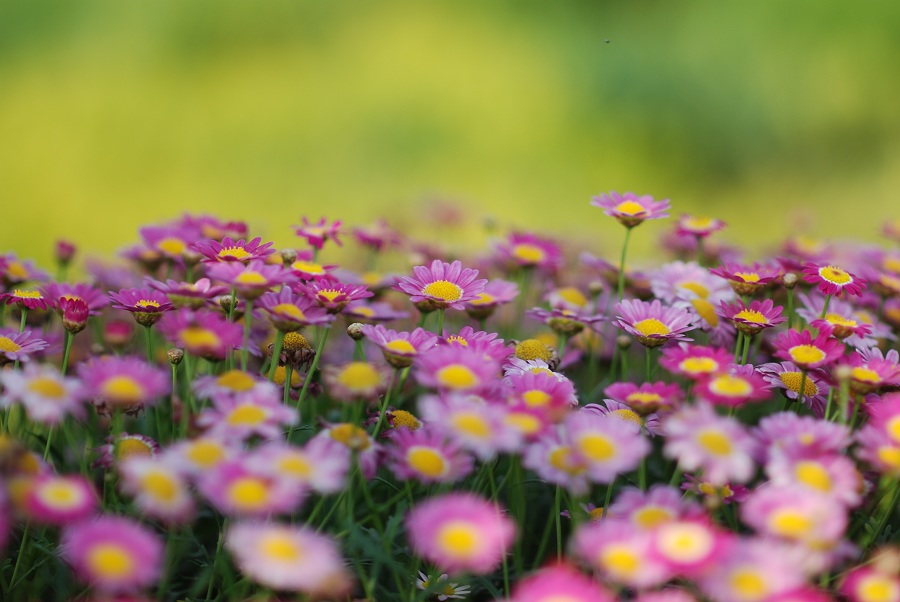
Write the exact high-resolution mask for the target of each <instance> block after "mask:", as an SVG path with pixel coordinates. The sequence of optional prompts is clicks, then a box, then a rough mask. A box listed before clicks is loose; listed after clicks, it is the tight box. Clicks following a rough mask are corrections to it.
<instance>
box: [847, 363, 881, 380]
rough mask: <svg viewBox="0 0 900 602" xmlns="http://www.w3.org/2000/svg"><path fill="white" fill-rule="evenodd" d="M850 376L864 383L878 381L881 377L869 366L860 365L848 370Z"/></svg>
mask: <svg viewBox="0 0 900 602" xmlns="http://www.w3.org/2000/svg"><path fill="white" fill-rule="evenodd" d="M850 376H851V378H853V380H856V381H860V382H865V383H880V382H881V377H880V376H878V373H877V372H875V371H874V370H872V369H871V368H863V367H861V366H857V367H856V368H853V370H851V371H850Z"/></svg>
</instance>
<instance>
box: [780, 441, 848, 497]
mask: <svg viewBox="0 0 900 602" xmlns="http://www.w3.org/2000/svg"><path fill="white" fill-rule="evenodd" d="M769 455H770V458H769V461H768V462H766V474H767V475H769V479H770V482H771V485H773V486H796V487H799V488H802V489H805V490H807V491H810V492H812V493H815V494H824V495H825V496H828V497H829V498H831V499H833V500H835V501H837V502H839V503H841V504H844V505H845V506H847V507H848V508H852V507H854V506H857V505H858V504H859V503H860V501H861V499H862V493H863V488H864V481H863V478H862V475H861V474H860V473H859V471H858V470H857V469H856V465H855V464H854V463H853V460H851V459H850V458H848V457H846V456H841V455H837V454H821V455H820V454H817V453H814V452H813V453H810V452H807V453H805V454H804V453H800V454H796V453H792V454H786V453H784V452H782V451H780V450H777V449H776V450H773V451H772V453H770V454H769Z"/></svg>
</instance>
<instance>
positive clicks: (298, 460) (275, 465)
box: [248, 437, 352, 495]
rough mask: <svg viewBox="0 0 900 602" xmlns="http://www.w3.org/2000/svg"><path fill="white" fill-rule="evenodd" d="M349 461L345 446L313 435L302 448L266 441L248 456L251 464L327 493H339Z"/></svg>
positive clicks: (343, 485) (348, 467)
mask: <svg viewBox="0 0 900 602" xmlns="http://www.w3.org/2000/svg"><path fill="white" fill-rule="evenodd" d="M351 461H352V457H351V452H350V450H349V449H348V448H346V447H345V446H343V445H341V444H340V443H338V442H337V441H335V440H333V439H330V438H325V437H313V438H312V439H310V440H309V441H308V442H307V443H306V445H304V446H303V447H302V448H301V447H294V446H292V445H286V444H284V443H279V442H271V443H266V444H264V445H262V446H260V447H258V448H256V449H255V450H254V452H253V455H252V457H251V458H249V459H248V462H250V463H251V464H256V463H259V464H260V465H262V466H266V467H267V468H268V469H270V470H272V471H273V472H274V473H275V474H277V475H279V476H280V477H282V478H285V479H288V480H294V481H297V482H298V483H300V484H301V485H304V486H308V487H311V488H312V489H313V490H315V491H317V492H319V493H322V494H326V495H327V494H332V493H338V492H339V491H341V490H342V489H343V488H344V487H345V486H346V481H347V474H348V473H349V472H350V465H351Z"/></svg>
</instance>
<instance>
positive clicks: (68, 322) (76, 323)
mask: <svg viewBox="0 0 900 602" xmlns="http://www.w3.org/2000/svg"><path fill="white" fill-rule="evenodd" d="M59 309H60V311H61V312H62V319H63V327H64V328H65V329H66V331H67V332H70V333H71V334H78V333H79V332H81V331H82V330H84V327H85V326H87V320H88V313H89V312H90V308H89V307H88V304H87V303H85V302H84V301H82V300H81V299H65V298H61V299H60V300H59Z"/></svg>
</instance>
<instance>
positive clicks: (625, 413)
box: [610, 408, 644, 426]
mask: <svg viewBox="0 0 900 602" xmlns="http://www.w3.org/2000/svg"><path fill="white" fill-rule="evenodd" d="M610 414H612V415H613V416H616V417H618V418H621V419H622V420H627V421H628V422H631V423H633V424H636V425H638V426H644V421H643V419H641V417H640V415H638V413H637V412H635V411H634V410H629V409H628V408H622V409H621V410H615V411H613V412H610Z"/></svg>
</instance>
